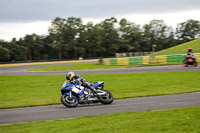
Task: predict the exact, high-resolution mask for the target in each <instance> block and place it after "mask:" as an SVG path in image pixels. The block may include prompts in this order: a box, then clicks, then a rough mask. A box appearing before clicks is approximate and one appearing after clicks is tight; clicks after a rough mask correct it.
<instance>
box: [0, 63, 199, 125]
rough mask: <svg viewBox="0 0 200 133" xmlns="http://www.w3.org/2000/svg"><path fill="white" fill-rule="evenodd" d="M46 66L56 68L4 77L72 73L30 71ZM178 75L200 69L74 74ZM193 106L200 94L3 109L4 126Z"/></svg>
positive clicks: (12, 71) (10, 71)
mask: <svg viewBox="0 0 200 133" xmlns="http://www.w3.org/2000/svg"><path fill="white" fill-rule="evenodd" d="M60 65H61V64H60ZM62 65H70V64H62ZM46 66H52V65H45V66H44V65H43V66H26V67H12V68H0V75H65V74H66V72H68V71H54V72H53V71H52V72H27V71H26V70H27V69H32V68H38V67H46ZM174 71H200V66H198V67H183V66H182V65H169V66H146V67H133V68H115V69H96V70H76V71H74V72H76V73H79V74H98V73H141V72H174ZM190 106H200V92H196V93H185V94H176V95H163V96H152V97H141V98H128V99H120V100H114V102H113V103H112V104H110V105H102V104H100V103H99V104H90V105H79V106H78V107H77V108H67V107H65V106H63V105H62V104H59V105H50V106H37V107H25V108H13V109H0V124H11V123H21V122H30V121H40V120H53V119H64V118H74V117H81V116H93V115H101V114H111V113H119V112H134V111H144V110H161V109H171V108H182V107H190Z"/></svg>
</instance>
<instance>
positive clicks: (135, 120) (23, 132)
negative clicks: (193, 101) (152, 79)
mask: <svg viewBox="0 0 200 133" xmlns="http://www.w3.org/2000/svg"><path fill="white" fill-rule="evenodd" d="M199 129H200V107H188V108H180V109H168V110H159V111H140V112H129V113H114V114H109V115H99V116H86V117H81V118H73V119H61V120H51V121H39V122H28V123H18V124H11V125H1V126H0V130H1V133H41V132H42V133H66V132H67V133H85V132H87V133H94V132H95V133H113V132H114V133H161V132H162V133H163V132H164V133H183V132H184V133H199Z"/></svg>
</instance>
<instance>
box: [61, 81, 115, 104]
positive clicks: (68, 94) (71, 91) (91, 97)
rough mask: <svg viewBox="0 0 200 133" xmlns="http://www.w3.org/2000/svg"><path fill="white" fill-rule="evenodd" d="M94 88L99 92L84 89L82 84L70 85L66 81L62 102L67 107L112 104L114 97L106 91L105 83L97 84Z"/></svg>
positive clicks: (63, 87) (63, 86)
mask: <svg viewBox="0 0 200 133" xmlns="http://www.w3.org/2000/svg"><path fill="white" fill-rule="evenodd" d="M93 87H94V88H95V89H96V90H97V92H93V91H92V90H90V89H88V88H86V87H84V86H82V85H81V83H76V84H69V83H68V81H65V82H64V83H63V85H62V87H61V94H62V96H61V102H62V104H63V105H65V106H67V107H76V106H77V105H78V104H89V103H98V102H100V103H102V104H111V103H112V102H113V99H114V98H113V95H112V94H111V93H110V92H109V91H107V90H104V81H98V82H95V83H94V85H93Z"/></svg>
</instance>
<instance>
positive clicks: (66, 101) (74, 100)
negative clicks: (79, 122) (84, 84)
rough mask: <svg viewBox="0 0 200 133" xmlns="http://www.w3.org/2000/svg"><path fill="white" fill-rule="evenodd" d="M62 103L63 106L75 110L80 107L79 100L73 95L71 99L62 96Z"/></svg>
mask: <svg viewBox="0 0 200 133" xmlns="http://www.w3.org/2000/svg"><path fill="white" fill-rule="evenodd" d="M61 102H62V104H63V105H65V106H66V107H69V108H73V107H76V106H77V105H78V99H77V98H76V97H75V96H74V95H72V96H71V98H70V96H68V95H62V96H61Z"/></svg>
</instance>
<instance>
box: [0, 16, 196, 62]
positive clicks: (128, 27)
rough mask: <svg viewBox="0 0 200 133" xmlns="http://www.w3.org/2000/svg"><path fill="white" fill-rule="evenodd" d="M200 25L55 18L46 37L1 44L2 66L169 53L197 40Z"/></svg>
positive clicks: (187, 22) (109, 19)
mask: <svg viewBox="0 0 200 133" xmlns="http://www.w3.org/2000/svg"><path fill="white" fill-rule="evenodd" d="M197 34H200V21H197V20H192V19H190V20H187V21H186V22H182V23H179V24H177V27H176V29H173V28H172V27H170V26H167V25H166V24H165V23H164V21H163V20H152V21H150V22H149V23H148V24H145V25H143V26H140V25H138V24H136V23H133V22H130V21H128V20H126V19H121V20H119V21H118V20H117V19H116V18H114V17H111V18H108V19H105V20H104V21H101V22H99V23H97V24H93V23H92V22H88V23H86V24H83V22H82V19H81V18H75V17H69V18H67V19H64V18H59V17H57V18H55V19H54V20H53V21H52V23H51V25H50V27H49V30H48V34H47V35H37V34H31V35H26V36H25V37H23V38H20V39H18V40H17V39H16V38H13V39H12V40H11V41H4V40H0V62H8V61H28V60H29V61H31V60H50V59H59V60H62V59H77V58H78V57H83V58H93V57H111V56H114V55H115V53H120V52H142V51H143V52H145V51H152V46H153V45H156V46H157V47H156V51H158V50H162V49H166V48H169V47H172V46H175V45H178V44H181V43H184V42H188V41H191V40H194V39H195V36H196V35H197Z"/></svg>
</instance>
